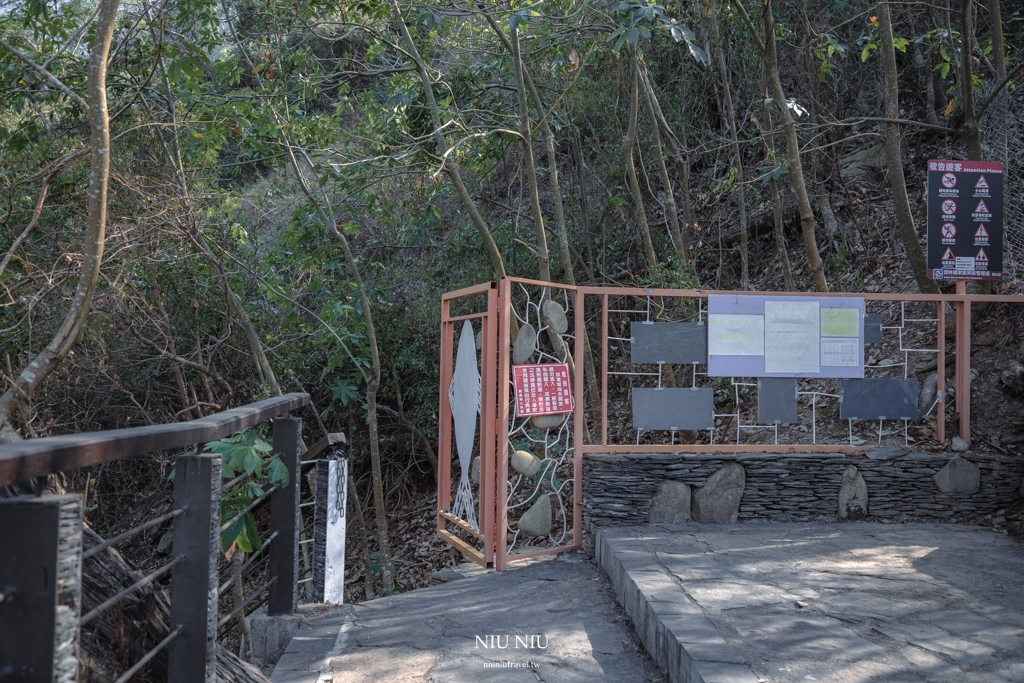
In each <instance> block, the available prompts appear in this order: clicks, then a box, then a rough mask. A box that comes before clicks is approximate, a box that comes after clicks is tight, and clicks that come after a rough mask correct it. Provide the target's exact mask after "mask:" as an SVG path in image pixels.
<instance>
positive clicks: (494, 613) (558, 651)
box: [272, 553, 664, 683]
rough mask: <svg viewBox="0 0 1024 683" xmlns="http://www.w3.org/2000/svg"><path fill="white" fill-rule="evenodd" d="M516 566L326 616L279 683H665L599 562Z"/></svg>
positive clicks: (284, 664) (298, 638)
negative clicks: (415, 682) (505, 570)
mask: <svg viewBox="0 0 1024 683" xmlns="http://www.w3.org/2000/svg"><path fill="white" fill-rule="evenodd" d="M513 566H514V567H515V568H513V569H510V570H509V571H507V572H504V573H501V574H498V573H488V574H480V575H476V576H471V577H469V578H463V579H459V580H457V581H451V582H449V583H445V584H442V585H439V586H433V587H430V588H423V589H420V590H416V591H411V592H409V593H405V594H402V595H396V596H392V597H387V598H381V599H378V600H373V601H371V602H367V603H361V604H357V605H348V606H345V607H342V608H336V609H331V610H326V609H325V610H321V613H320V614H315V613H314V614H315V615H313V616H308V617H307V618H306V620H305V621H304V623H303V624H302V625H301V626H300V627H299V630H298V631H297V632H296V634H295V637H294V638H293V639H292V642H291V644H290V645H289V647H288V650H287V651H286V652H285V654H284V655H283V656H282V658H281V660H280V661H279V662H278V664H277V667H276V668H275V670H274V673H273V676H272V680H273V681H275V683H318V682H319V683H371V682H373V683H376V682H378V681H379V682H387V683H404V682H406V681H431V682H437V683H463V682H464V683H488V682H490V681H494V682H496V683H497V682H500V683H506V682H508V683H517V682H520V681H522V682H524V683H536V682H537V681H545V682H547V683H576V682H579V683H599V682H601V681H608V682H609V683H644V682H645V681H664V676H663V675H662V674H661V673H660V671H658V669H657V667H655V666H654V665H653V663H652V662H651V660H650V659H649V658H647V657H646V655H645V654H644V653H643V649H642V647H641V646H640V645H639V644H638V642H637V639H636V636H635V635H634V634H633V632H632V629H631V627H630V624H629V622H628V620H627V618H626V616H625V614H624V612H623V611H622V610H621V608H619V607H618V605H616V604H615V597H614V595H613V593H612V592H611V588H610V584H609V582H608V578H607V577H606V576H605V575H604V573H603V572H602V571H601V570H600V569H599V568H598V567H597V566H596V565H595V564H594V563H593V562H591V561H589V560H586V558H585V557H584V556H583V555H582V554H576V553H572V554H562V555H558V556H556V557H554V558H552V559H547V560H542V561H533V562H532V563H530V564H525V565H523V566H515V565H513ZM516 636H519V639H518V641H517V639H516ZM500 646H506V647H500ZM542 646H546V647H542Z"/></svg>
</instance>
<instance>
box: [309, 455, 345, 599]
mask: <svg viewBox="0 0 1024 683" xmlns="http://www.w3.org/2000/svg"><path fill="white" fill-rule="evenodd" d="M347 502H348V459H347V458H335V459H331V460H317V462H316V506H315V510H316V512H315V513H314V517H313V596H314V600H319V601H321V602H326V603H331V604H335V605H341V604H343V603H344V602H345V521H346V519H345V505H346V503H347Z"/></svg>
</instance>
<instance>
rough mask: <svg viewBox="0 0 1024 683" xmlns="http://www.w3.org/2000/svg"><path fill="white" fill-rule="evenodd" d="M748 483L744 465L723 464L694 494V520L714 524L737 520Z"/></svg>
mask: <svg viewBox="0 0 1024 683" xmlns="http://www.w3.org/2000/svg"><path fill="white" fill-rule="evenodd" d="M746 483H747V475H746V472H745V471H744V470H743V465H740V464H739V463H735V462H728V463H726V464H724V465H722V467H721V468H720V469H719V470H718V471H717V472H715V473H714V474H712V475H711V476H710V477H708V480H707V481H706V482H705V483H704V486H701V487H700V488H699V489H697V493H695V494H693V520H694V521H695V522H704V523H712V524H724V523H726V522H735V521H736V520H737V518H738V517H739V513H740V500H741V499H742V498H743V488H744V487H745V486H746Z"/></svg>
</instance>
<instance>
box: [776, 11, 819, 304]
mask: <svg viewBox="0 0 1024 683" xmlns="http://www.w3.org/2000/svg"><path fill="white" fill-rule="evenodd" d="M762 14H763V19H764V68H765V72H766V73H767V75H768V82H769V83H770V84H771V89H772V94H773V95H774V99H775V104H776V106H778V108H779V112H780V113H781V115H782V128H783V130H784V131H785V133H786V149H787V151H788V152H789V175H790V176H791V177H792V180H793V192H794V193H795V194H796V201H797V206H798V207H799V209H800V231H801V232H802V233H803V238H804V249H805V250H806V252H807V265H808V266H809V267H810V269H811V277H813V278H814V288H815V289H816V290H817V291H819V292H827V291H828V280H826V279H825V269H824V265H823V264H822V262H821V256H820V255H819V253H818V241H817V237H816V236H815V234H814V233H815V221H814V211H813V209H812V208H811V200H810V198H809V197H808V196H807V185H806V183H805V182H804V170H803V166H801V164H800V139H799V138H798V137H797V134H796V124H795V122H794V121H793V115H792V114H791V113H790V111H789V106H788V105H787V104H786V92H785V91H784V90H783V89H782V80H781V79H780V78H779V62H778V54H777V49H776V45H775V16H774V15H773V14H772V4H771V0H765V2H764V4H763V5H762Z"/></svg>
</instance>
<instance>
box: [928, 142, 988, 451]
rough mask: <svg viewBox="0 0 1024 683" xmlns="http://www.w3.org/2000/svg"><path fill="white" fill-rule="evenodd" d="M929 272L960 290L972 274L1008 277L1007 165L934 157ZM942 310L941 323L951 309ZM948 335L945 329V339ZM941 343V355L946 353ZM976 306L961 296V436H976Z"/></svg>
mask: <svg viewBox="0 0 1024 683" xmlns="http://www.w3.org/2000/svg"><path fill="white" fill-rule="evenodd" d="M927 254H928V276H929V277H930V278H931V279H933V280H956V293H957V294H960V295H964V294H966V293H967V280H1001V279H1002V277H1003V165H1002V164H998V163H991V162H985V161H947V160H945V159H932V160H930V161H929V162H928V249H927ZM943 313H944V311H943V312H942V313H940V315H939V321H940V322H939V324H940V325H942V324H943V321H944V318H945V315H944V314H943ZM942 338H943V335H942V334H940V335H939V339H940V340H941V339H942ZM943 351H944V349H940V352H939V353H940V358H941V357H942V356H943V355H944V354H943ZM970 354H971V307H970V304H968V303H967V302H966V301H957V302H956V361H957V362H956V392H957V396H956V403H957V411H958V412H959V413H960V438H961V439H963V440H964V441H967V442H968V443H969V442H970V440H971V428H970V424H971V376H970V371H969V370H968V367H969V363H967V362H965V361H966V359H969V357H970ZM938 372H939V390H940V392H941V394H940V400H939V406H940V408H939V413H938V415H937V424H938V425H939V426H940V428H939V430H938V432H939V434H940V435H943V434H944V432H945V430H944V429H943V428H942V422H943V420H944V419H945V393H946V392H945V389H946V386H945V385H946V381H945V365H944V364H940V367H939V368H938Z"/></svg>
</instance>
